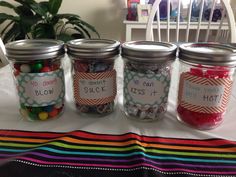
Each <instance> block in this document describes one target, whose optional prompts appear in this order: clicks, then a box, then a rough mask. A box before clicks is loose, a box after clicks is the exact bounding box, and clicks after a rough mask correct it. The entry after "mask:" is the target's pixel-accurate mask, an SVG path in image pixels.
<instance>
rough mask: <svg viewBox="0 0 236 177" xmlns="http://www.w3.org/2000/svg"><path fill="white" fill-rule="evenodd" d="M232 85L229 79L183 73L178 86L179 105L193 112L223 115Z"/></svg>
mask: <svg viewBox="0 0 236 177" xmlns="http://www.w3.org/2000/svg"><path fill="white" fill-rule="evenodd" d="M232 85H233V81H232V80H231V79H230V78H218V79H214V78H204V77H198V76H193V75H191V74H189V73H183V74H181V77H180V84H179V96H178V100H179V104H180V105H181V106H182V107H184V108H186V109H188V110H190V111H194V112H199V113H209V114H211V113H223V112H225V109H226V106H227V103H228V102H229V98H230V93H231V88H232Z"/></svg>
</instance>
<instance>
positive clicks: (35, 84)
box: [6, 40, 65, 121]
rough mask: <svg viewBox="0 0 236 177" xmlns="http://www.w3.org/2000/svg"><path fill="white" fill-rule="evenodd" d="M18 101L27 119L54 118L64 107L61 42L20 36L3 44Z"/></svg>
mask: <svg viewBox="0 0 236 177" xmlns="http://www.w3.org/2000/svg"><path fill="white" fill-rule="evenodd" d="M6 52H7V57H8V58H9V60H10V61H11V65H12V70H13V74H14V78H15V84H16V88H17V93H18V96H19V102H20V108H19V111H20V114H21V115H22V117H23V118H25V119H28V120H30V121H36V120H43V121H44V120H49V119H54V118H56V117H58V116H59V115H61V114H62V112H63V108H64V95H65V88H64V87H65V86H64V73H63V69H62V64H61V59H62V57H63V56H64V44H63V42H61V41H56V40H21V41H15V42H12V43H8V44H7V45H6Z"/></svg>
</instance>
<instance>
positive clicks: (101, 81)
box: [74, 70, 117, 105]
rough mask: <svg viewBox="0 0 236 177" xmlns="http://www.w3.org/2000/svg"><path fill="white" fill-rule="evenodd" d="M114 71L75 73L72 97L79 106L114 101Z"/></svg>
mask: <svg viewBox="0 0 236 177" xmlns="http://www.w3.org/2000/svg"><path fill="white" fill-rule="evenodd" d="M116 91H117V90H116V71H115V70H112V71H108V72H101V73H84V72H76V73H75V75H74V96H75V100H76V102H77V103H79V104H83V105H100V104H106V103H110V102H112V101H114V99H115V97H116Z"/></svg>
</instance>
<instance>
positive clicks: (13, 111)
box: [0, 58, 236, 140]
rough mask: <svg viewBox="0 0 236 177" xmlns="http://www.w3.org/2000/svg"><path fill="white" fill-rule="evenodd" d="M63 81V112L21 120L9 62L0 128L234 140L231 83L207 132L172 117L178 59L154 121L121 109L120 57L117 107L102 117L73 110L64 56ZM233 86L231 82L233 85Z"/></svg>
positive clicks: (1, 72)
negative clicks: (163, 108) (218, 119)
mask: <svg viewBox="0 0 236 177" xmlns="http://www.w3.org/2000/svg"><path fill="white" fill-rule="evenodd" d="M64 65H65V78H66V79H65V80H66V105H65V106H66V107H65V112H64V114H63V115H62V116H61V117H60V118H58V119H56V120H50V121H37V122H29V121H26V120H23V119H21V116H20V114H19V112H18V102H17V95H16V91H15V86H14V82H13V77H12V75H11V68H10V66H9V65H7V66H5V67H3V68H1V69H0V129H10V130H29V131H52V132H67V131H73V130H84V131H88V132H94V133H105V134H124V133H127V132H133V133H137V134H139V135H149V136H159V137H160V136H161V137H173V138H193V139H206V138H223V139H228V140H236V133H235V127H236V107H235V105H236V87H235V86H234V89H233V92H232V96H231V100H230V104H229V106H228V111H227V114H226V116H225V121H224V122H223V124H222V125H221V126H219V127H218V128H216V129H214V130H210V131H198V130H194V129H192V128H190V127H187V126H185V125H183V124H181V123H180V122H178V120H177V119H176V112H175V103H176V90H177V85H176V81H177V79H176V76H177V74H176V73H177V72H178V71H177V68H178V67H177V65H178V61H176V62H175V64H174V71H173V79H172V85H171V91H170V95H169V105H168V112H167V113H166V115H165V118H164V119H162V120H160V121H155V122H151V123H148V122H137V121H134V120H130V119H127V118H126V116H125V115H124V113H123V111H122V110H121V109H122V104H121V100H122V83H123V79H122V72H123V71H122V65H123V63H122V60H121V59H120V58H119V59H118V60H117V62H116V68H117V70H118V94H117V100H118V101H117V106H116V110H115V112H114V113H112V114H110V115H108V116H106V117H103V118H95V117H93V118H92V117H87V116H81V115H79V114H78V113H77V112H76V109H75V108H74V106H73V105H74V104H73V99H72V89H71V75H70V63H69V59H68V58H66V59H65V61H64ZM234 85H235V84H234Z"/></svg>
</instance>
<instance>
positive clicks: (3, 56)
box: [0, 38, 9, 66]
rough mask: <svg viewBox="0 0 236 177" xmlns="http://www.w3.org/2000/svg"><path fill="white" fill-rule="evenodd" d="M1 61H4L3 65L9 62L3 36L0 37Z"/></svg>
mask: <svg viewBox="0 0 236 177" xmlns="http://www.w3.org/2000/svg"><path fill="white" fill-rule="evenodd" d="M0 62H2V64H3V66H5V65H7V64H8V63H9V62H8V60H7V58H6V49H5V46H4V44H3V42H2V39H1V38H0Z"/></svg>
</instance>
